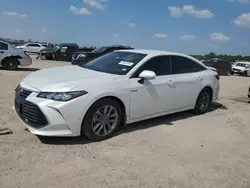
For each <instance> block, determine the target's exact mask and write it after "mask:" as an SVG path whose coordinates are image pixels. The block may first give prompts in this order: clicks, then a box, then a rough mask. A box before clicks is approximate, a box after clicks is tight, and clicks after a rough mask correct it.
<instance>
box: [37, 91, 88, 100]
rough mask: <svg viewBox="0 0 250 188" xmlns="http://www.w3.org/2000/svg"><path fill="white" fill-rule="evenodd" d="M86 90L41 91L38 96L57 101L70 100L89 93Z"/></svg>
mask: <svg viewBox="0 0 250 188" xmlns="http://www.w3.org/2000/svg"><path fill="white" fill-rule="evenodd" d="M87 93H88V92H86V91H72V92H41V93H39V94H38V95H37V97H40V98H45V99H52V100H55V101H69V100H71V99H75V98H77V97H80V96H82V95H85V94H87Z"/></svg>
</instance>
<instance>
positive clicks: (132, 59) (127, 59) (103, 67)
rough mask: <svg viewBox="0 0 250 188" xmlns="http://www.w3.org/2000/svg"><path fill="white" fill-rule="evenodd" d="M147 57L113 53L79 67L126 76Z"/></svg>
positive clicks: (131, 53) (128, 53)
mask: <svg viewBox="0 0 250 188" xmlns="http://www.w3.org/2000/svg"><path fill="white" fill-rule="evenodd" d="M146 56H147V55H146V54H140V53H133V52H111V53H109V54H106V55H104V56H101V57H99V58H97V59H94V60H93V61H90V62H89V63H87V64H82V65H79V66H81V67H84V68H87V69H91V70H96V71H100V72H106V73H110V74H118V75H125V74H127V73H128V72H129V71H130V70H131V69H132V68H133V67H134V66H135V65H136V64H137V63H139V62H140V61H141V60H142V59H143V58H144V57H146Z"/></svg>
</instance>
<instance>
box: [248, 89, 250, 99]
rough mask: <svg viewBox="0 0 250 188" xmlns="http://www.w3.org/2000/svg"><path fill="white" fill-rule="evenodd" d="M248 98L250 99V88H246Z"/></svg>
mask: <svg viewBox="0 0 250 188" xmlns="http://www.w3.org/2000/svg"><path fill="white" fill-rule="evenodd" d="M248 97H249V98H250V87H249V88H248Z"/></svg>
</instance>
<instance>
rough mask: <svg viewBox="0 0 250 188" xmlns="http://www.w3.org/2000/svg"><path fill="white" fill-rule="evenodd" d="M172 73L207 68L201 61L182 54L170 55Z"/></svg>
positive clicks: (190, 71)
mask: <svg viewBox="0 0 250 188" xmlns="http://www.w3.org/2000/svg"><path fill="white" fill-rule="evenodd" d="M170 57H171V65H172V74H183V73H192V72H199V71H203V70H206V69H205V68H204V67H203V66H202V65H200V64H199V63H197V62H195V61H193V60H191V59H189V58H186V57H182V56H170Z"/></svg>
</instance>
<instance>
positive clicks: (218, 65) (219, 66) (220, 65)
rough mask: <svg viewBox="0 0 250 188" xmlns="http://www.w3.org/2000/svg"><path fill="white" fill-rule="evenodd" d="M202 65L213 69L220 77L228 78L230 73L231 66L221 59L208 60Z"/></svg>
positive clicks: (228, 62)
mask: <svg viewBox="0 0 250 188" xmlns="http://www.w3.org/2000/svg"><path fill="white" fill-rule="evenodd" d="M203 63H204V64H205V65H206V66H209V67H214V68H215V69H216V70H217V72H218V73H219V74H220V75H226V76H229V75H230V73H231V71H232V65H231V63H230V61H225V60H221V59H210V60H205V61H203Z"/></svg>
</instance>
